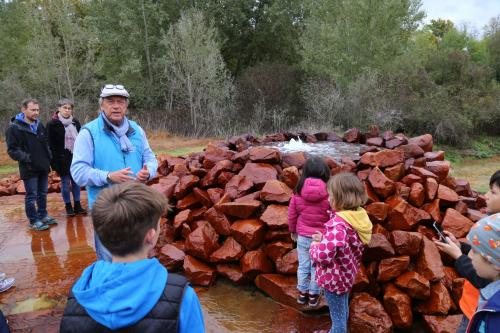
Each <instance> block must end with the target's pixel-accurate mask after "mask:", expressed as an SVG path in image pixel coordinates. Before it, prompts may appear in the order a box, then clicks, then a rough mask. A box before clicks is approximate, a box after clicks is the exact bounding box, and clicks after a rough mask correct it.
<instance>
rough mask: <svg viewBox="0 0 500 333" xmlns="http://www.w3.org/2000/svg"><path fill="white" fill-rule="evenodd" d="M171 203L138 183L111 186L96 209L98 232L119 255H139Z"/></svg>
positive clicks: (110, 248) (110, 249)
mask: <svg viewBox="0 0 500 333" xmlns="http://www.w3.org/2000/svg"><path fill="white" fill-rule="evenodd" d="M167 209H168V201H167V199H166V198H165V197H164V196H163V195H162V194H160V193H159V192H158V191H155V190H154V189H152V188H150V187H147V186H146V185H144V184H141V183H137V182H128V183H122V184H117V185H113V186H111V187H108V188H106V189H104V190H102V192H101V193H100V194H99V196H98V197H97V200H96V201H95V203H94V206H93V207H92V222H93V224H94V230H95V232H97V234H98V235H99V238H100V240H101V242H102V243H103V244H104V246H105V247H106V248H107V249H108V250H109V252H111V254H114V255H118V256H125V255H128V254H132V253H136V252H138V251H139V250H140V249H141V247H142V244H143V241H144V237H145V236H146V233H147V232H148V230H149V229H156V226H157V223H158V220H159V219H160V217H161V216H162V215H163V214H164V213H165V212H166V211H167Z"/></svg>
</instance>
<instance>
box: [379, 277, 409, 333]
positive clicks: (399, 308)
mask: <svg viewBox="0 0 500 333" xmlns="http://www.w3.org/2000/svg"><path fill="white" fill-rule="evenodd" d="M384 308H385V309H386V310H387V312H388V313H389V316H390V317H391V319H392V322H393V323H394V327H395V328H400V329H410V328H411V326H412V324H413V313H412V312H411V298H410V296H408V294H406V293H404V292H403V291H401V290H400V289H398V288H397V287H396V286H395V285H394V284H392V283H390V284H388V285H387V286H386V287H385V290H384Z"/></svg>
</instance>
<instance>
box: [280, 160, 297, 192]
mask: <svg viewBox="0 0 500 333" xmlns="http://www.w3.org/2000/svg"><path fill="white" fill-rule="evenodd" d="M299 179H300V174H299V169H297V167H295V166H291V167H288V168H285V169H283V172H282V173H281V176H280V180H281V181H282V182H283V183H285V184H286V185H287V186H288V187H289V188H292V189H293V188H295V186H297V183H298V182H299Z"/></svg>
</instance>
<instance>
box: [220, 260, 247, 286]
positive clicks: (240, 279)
mask: <svg viewBox="0 0 500 333" xmlns="http://www.w3.org/2000/svg"><path fill="white" fill-rule="evenodd" d="M216 269H217V273H218V274H219V275H221V276H223V277H225V278H226V279H228V280H231V281H232V282H234V283H236V284H245V283H247V282H248V279H247V278H246V277H245V275H243V272H242V271H241V268H240V265H239V264H217V266H216Z"/></svg>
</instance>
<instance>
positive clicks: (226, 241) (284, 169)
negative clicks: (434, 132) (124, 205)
mask: <svg viewBox="0 0 500 333" xmlns="http://www.w3.org/2000/svg"><path fill="white" fill-rule="evenodd" d="M301 136H302V138H303V139H304V140H305V141H306V142H316V141H318V140H325V141H328V140H330V141H338V140H343V141H345V142H350V143H365V144H366V145H365V146H363V148H362V149H361V152H360V155H361V156H360V158H359V160H355V161H353V160H350V159H348V158H342V159H341V162H336V161H335V160H334V159H333V158H326V161H327V163H328V165H329V166H330V168H331V173H332V175H333V174H336V173H338V172H342V171H349V172H353V173H356V174H357V175H358V177H359V178H360V179H361V180H362V181H363V182H364V185H365V188H366V191H367V193H368V198H369V199H368V202H367V204H366V206H365V208H366V210H367V212H368V214H369V216H370V219H371V220H372V222H373V225H374V227H373V237H372V240H371V242H370V244H369V246H368V248H367V250H366V251H365V254H364V259H363V265H362V266H361V269H360V272H359V274H358V276H357V278H356V283H355V286H354V288H353V294H352V299H351V301H350V319H349V326H350V330H351V331H352V332H390V331H391V330H392V329H410V328H411V327H412V325H413V323H414V319H415V318H417V317H418V318H423V319H424V320H423V321H424V322H425V323H426V325H427V328H428V329H429V330H430V331H432V332H454V331H455V329H456V327H457V326H458V324H459V322H460V320H461V317H462V315H461V314H460V309H459V308H458V300H459V298H460V295H461V290H462V286H463V282H464V279H462V278H460V277H459V275H458V273H457V272H456V271H455V269H454V268H453V267H452V266H453V262H452V261H451V259H450V258H447V257H446V256H445V255H444V254H442V253H440V252H439V251H438V249H437V247H436V246H435V245H434V243H433V242H432V241H431V239H432V238H435V237H436V235H435V233H434V231H433V230H432V228H431V227H430V224H431V222H432V221H434V220H435V221H438V222H439V223H440V224H441V226H442V228H443V229H445V230H448V231H450V232H451V233H453V234H454V235H455V236H456V237H457V238H459V239H460V238H463V237H464V236H465V235H466V234H467V232H468V231H469V229H470V228H471V226H472V225H473V223H474V222H475V221H477V220H478V219H480V218H481V217H482V216H483V214H482V213H481V211H480V210H481V209H482V208H483V207H485V198H484V196H482V195H479V194H478V193H477V192H475V191H473V190H472V189H471V187H470V185H469V183H468V182H467V181H464V180H457V179H454V178H453V177H451V176H450V175H449V171H450V163H449V162H448V161H446V160H444V152H443V151H437V152H433V151H432V148H433V141H432V136H431V135H429V134H426V135H422V136H419V137H414V138H407V137H405V136H404V135H402V134H396V135H394V134H393V133H392V132H385V133H383V134H382V135H379V133H378V131H377V129H372V130H371V131H370V132H369V133H365V134H362V133H361V132H360V131H359V130H358V129H351V130H349V131H347V132H346V133H345V134H344V137H343V138H339V137H338V136H336V135H335V134H329V133H318V134H315V135H307V134H302V135H301ZM290 137H291V135H289V134H276V135H272V136H266V137H264V138H262V139H255V138H253V137H251V136H248V135H246V136H240V137H236V138H233V139H231V140H229V141H228V142H225V143H218V144H209V145H208V146H207V147H206V149H205V151H204V152H202V153H193V154H190V155H188V156H187V157H185V158H179V157H172V156H160V166H159V173H160V174H161V176H160V177H159V178H158V179H156V180H155V182H154V184H153V185H152V186H153V187H154V188H156V189H157V190H158V191H160V192H161V193H163V194H164V195H165V196H166V197H168V198H169V199H170V202H171V204H172V206H173V213H172V216H171V217H169V218H168V223H164V224H162V228H163V232H162V236H161V239H160V242H159V246H158V257H159V258H160V260H161V262H163V263H164V264H165V265H166V266H167V267H168V268H169V269H172V270H178V269H183V270H184V272H185V275H186V276H187V277H188V278H189V279H190V281H191V282H192V283H193V284H197V285H203V286H209V285H211V284H212V283H214V281H215V279H216V276H223V277H225V278H227V279H229V280H231V281H233V282H235V283H247V282H251V281H254V282H255V284H256V285H257V287H259V288H260V289H261V290H263V291H264V292H265V293H267V294H269V295H270V296H271V297H273V298H274V299H276V300H277V301H279V302H282V303H285V304H288V305H290V306H293V307H296V308H298V309H302V310H304V309H303V308H301V307H300V306H299V305H297V303H296V301H295V298H296V296H297V291H296V278H295V275H296V271H297V252H296V249H295V248H294V247H295V246H294V244H293V242H292V240H291V238H290V235H289V232H288V224H287V204H288V201H289V199H290V197H291V195H292V189H293V188H294V187H295V185H296V183H297V181H298V179H299V174H300V173H299V172H300V171H299V170H300V169H301V167H302V166H303V164H304V162H305V159H306V156H305V154H304V153H303V152H298V153H287V154H280V153H279V152H278V151H277V150H275V149H272V148H267V147H263V146H259V145H260V144H262V143H266V142H272V141H283V140H288V139H289V138H290ZM167 243H168V244H167ZM323 305H324V303H323Z"/></svg>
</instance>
